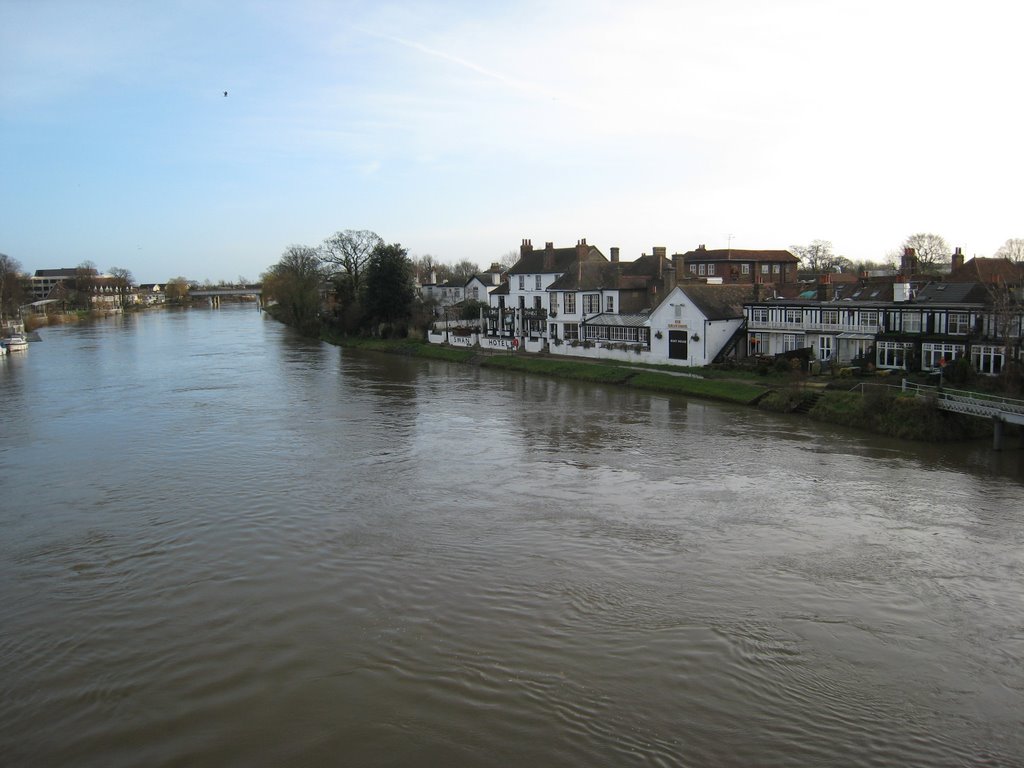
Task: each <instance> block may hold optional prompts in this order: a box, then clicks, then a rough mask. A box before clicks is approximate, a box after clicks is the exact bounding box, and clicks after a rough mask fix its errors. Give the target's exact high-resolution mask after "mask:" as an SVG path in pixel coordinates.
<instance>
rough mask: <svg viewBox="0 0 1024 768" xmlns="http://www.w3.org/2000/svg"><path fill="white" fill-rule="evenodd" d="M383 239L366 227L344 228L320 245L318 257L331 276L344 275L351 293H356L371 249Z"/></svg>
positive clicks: (382, 241) (381, 243) (380, 243)
mask: <svg viewBox="0 0 1024 768" xmlns="http://www.w3.org/2000/svg"><path fill="white" fill-rule="evenodd" d="M383 244H384V240H383V239H381V237H380V235H378V234H377V233H376V232H371V231H370V230H368V229H346V230H345V231H344V232H335V233H334V234H333V235H331V236H330V237H328V238H327V239H326V240H324V242H323V244H322V245H321V246H320V258H321V259H322V261H323V266H324V267H325V268H326V270H327V272H328V273H329V275H330V276H331V277H336V276H337V275H339V274H341V275H344V277H345V278H346V281H347V282H348V284H349V286H350V289H351V291H352V294H353V295H358V294H359V290H360V287H361V285H362V278H363V271H364V270H365V269H366V264H367V263H368V262H369V260H370V255H371V254H372V253H373V249H374V248H376V247H377V246H378V245H383Z"/></svg>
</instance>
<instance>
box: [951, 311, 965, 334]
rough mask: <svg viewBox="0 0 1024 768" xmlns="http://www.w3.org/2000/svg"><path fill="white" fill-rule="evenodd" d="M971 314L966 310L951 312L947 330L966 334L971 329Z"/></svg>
mask: <svg viewBox="0 0 1024 768" xmlns="http://www.w3.org/2000/svg"><path fill="white" fill-rule="evenodd" d="M970 320H971V316H970V315H968V314H967V313H966V312H950V313H949V316H948V319H947V321H946V322H947V326H946V328H947V330H948V331H949V333H955V334H965V333H968V332H969V331H970V326H969V323H970Z"/></svg>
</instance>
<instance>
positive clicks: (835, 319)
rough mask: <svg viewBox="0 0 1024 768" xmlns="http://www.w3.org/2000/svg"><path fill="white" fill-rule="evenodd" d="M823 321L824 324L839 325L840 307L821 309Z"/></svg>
mask: <svg viewBox="0 0 1024 768" xmlns="http://www.w3.org/2000/svg"><path fill="white" fill-rule="evenodd" d="M821 323H822V325H839V310H838V309H823V310H821Z"/></svg>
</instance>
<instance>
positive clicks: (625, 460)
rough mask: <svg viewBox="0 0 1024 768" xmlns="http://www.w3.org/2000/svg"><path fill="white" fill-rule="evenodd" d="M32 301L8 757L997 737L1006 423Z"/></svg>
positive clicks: (958, 747)
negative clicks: (748, 402) (727, 398)
mask: <svg viewBox="0 0 1024 768" xmlns="http://www.w3.org/2000/svg"><path fill="white" fill-rule="evenodd" d="M42 336H43V338H44V341H43V342H41V343H37V344H33V345H32V347H31V349H30V351H29V353H28V355H26V356H24V357H23V358H22V359H21V360H15V361H9V360H8V361H6V362H4V363H0V396H2V398H3V402H4V406H5V417H4V422H3V429H2V432H0V463H2V467H0V468H2V470H3V471H2V473H0V493H2V497H0V498H2V500H3V503H2V504H0V508H2V511H0V526H2V530H3V531H4V536H3V537H2V538H0V598H2V599H0V680H2V681H3V693H4V695H3V697H2V699H0V754H3V755H4V763H5V764H11V765H75V766H80V765H86V766H88V765H96V766H101V765H102V766H111V765H140V764H146V765H161V764H174V765H190V766H192V765H195V766H204V765H210V766H221V765H245V766H252V765H268V766H271V765H282V764H302V765H337V764H339V763H342V764H353V765H406V764H408V765H434V764H455V765H480V766H499V765H500V766H504V765H510V764H523V763H528V762H533V763H536V764H539V765H609V766H621V765H651V764H654V765H659V764H660V765H693V766H704V765H753V764H756V765H765V766H789V765H843V766H846V765H869V766H871V765H877V766H889V765H935V766H943V765H974V764H981V765H1020V764H1021V755H1022V754H1024V737H1022V733H1024V729H1022V727H1021V725H1022V723H1021V719H1020V713H1021V712H1022V711H1024V706H1022V705H1024V700H1022V699H1024V671H1022V664H1021V662H1022V660H1024V593H1022V591H1021V589H1020V584H1021V577H1022V575H1024V573H1022V571H1024V563H1022V558H1021V554H1020V553H1021V552H1022V551H1024V521H1022V516H1021V511H1020V510H1021V505H1020V498H1021V486H1020V481H1019V478H1020V476H1021V475H1020V471H1019V470H1020V457H1021V453H1022V452H1020V451H1007V452H1005V453H1003V454H1001V455H997V454H993V453H992V452H991V451H989V450H988V446H987V445H983V444H978V445H971V446H932V445H925V446H918V445H914V444H908V443H898V442H893V441H885V440H879V439H876V438H872V437H868V436H865V435H862V434H859V433H854V432H851V431H847V430H838V429H830V428H825V427H821V426H819V425H814V424H812V423H810V422H806V421H803V420H799V419H791V418H787V417H779V416H770V415H765V414H760V413H757V412H756V411H752V410H749V409H743V408H736V407H731V406H721V405H716V404H710V403H704V402H698V401H686V400H684V399H681V398H672V397H665V396H660V395H645V394H641V393H637V392H631V391H628V390H619V389H614V388H602V387H597V386H590V385H576V384H572V383H567V382H559V381H552V380H547V379H540V378H530V377H522V376H518V375H509V374H505V373H496V372H490V371H486V370H480V369H476V368H470V367H464V366H459V365H452V364H448V363H442V362H424V361H415V360H407V359H404V358H398V357H390V356H383V355H373V354H365V353H362V354H361V353H354V352H351V351H347V350H339V349H337V348H333V347H330V346H327V345H323V344H319V343H315V342H310V341H308V340H303V339H300V338H298V337H296V336H295V335H294V334H292V333H291V332H290V331H289V330H288V329H285V328H282V327H281V326H279V325H277V324H275V323H274V322H272V321H269V320H267V319H266V318H264V317H263V316H261V315H260V314H259V313H257V312H256V311H255V310H254V309H252V308H249V307H242V308H225V309H223V310H219V311H191V312H167V313H155V314H146V315H139V316H128V317H126V318H123V319H118V320H116V321H112V322H104V323H98V324H95V325H91V326H78V327H67V328H55V329H46V330H44V331H43V332H42ZM11 362H13V363H14V364H9V363H11Z"/></svg>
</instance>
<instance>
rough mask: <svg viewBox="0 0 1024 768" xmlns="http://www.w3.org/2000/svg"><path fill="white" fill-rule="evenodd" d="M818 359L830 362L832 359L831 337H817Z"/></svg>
mask: <svg viewBox="0 0 1024 768" xmlns="http://www.w3.org/2000/svg"><path fill="white" fill-rule="evenodd" d="M818 359H819V360H831V359H832V337H831V336H819V337H818Z"/></svg>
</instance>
